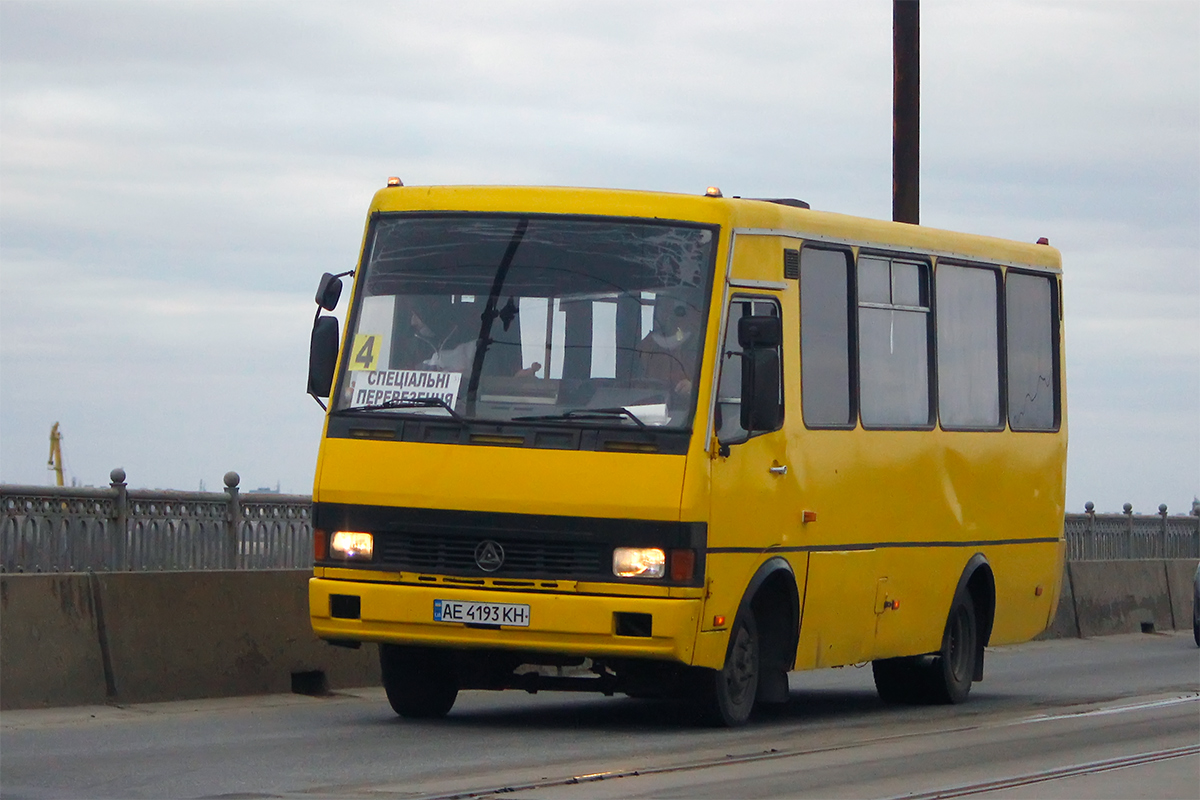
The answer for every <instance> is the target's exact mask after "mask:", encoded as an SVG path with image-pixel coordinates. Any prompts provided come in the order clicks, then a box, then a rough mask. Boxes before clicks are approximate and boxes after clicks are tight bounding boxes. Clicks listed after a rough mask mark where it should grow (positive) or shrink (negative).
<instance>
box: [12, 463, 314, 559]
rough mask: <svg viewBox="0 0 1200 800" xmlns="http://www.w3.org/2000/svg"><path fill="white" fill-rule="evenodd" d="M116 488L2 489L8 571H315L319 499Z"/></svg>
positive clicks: (229, 483)
mask: <svg viewBox="0 0 1200 800" xmlns="http://www.w3.org/2000/svg"><path fill="white" fill-rule="evenodd" d="M110 477H111V479H112V484H111V485H110V486H109V487H108V488H95V489H93V488H74V487H71V488H67V487H45V486H0V510H2V512H3V523H2V525H0V571H3V572H85V571H88V570H91V571H95V572H105V571H125V570H156V571H159V570H204V569H297V568H305V567H309V566H311V565H312V498H311V497H308V496H307V495H284V494H274V493H265V492H258V493H250V494H242V493H241V492H240V491H239V490H238V482H239V481H240V478H239V477H238V474H237V473H236V472H229V473H226V475H225V491H224V492H170V491H158V490H153V491H151V490H147V489H129V488H127V487H126V485H125V471H124V470H122V469H115V470H113V471H112V475H111V476H110Z"/></svg>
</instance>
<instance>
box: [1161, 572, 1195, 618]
mask: <svg viewBox="0 0 1200 800" xmlns="http://www.w3.org/2000/svg"><path fill="white" fill-rule="evenodd" d="M1196 564H1197V561H1196V559H1193V558H1177V559H1173V560H1171V561H1168V562H1167V591H1168V592H1169V593H1170V595H1171V615H1172V616H1173V617H1174V618H1175V628H1176V630H1186V629H1188V628H1190V627H1192V579H1193V577H1194V576H1195V574H1196Z"/></svg>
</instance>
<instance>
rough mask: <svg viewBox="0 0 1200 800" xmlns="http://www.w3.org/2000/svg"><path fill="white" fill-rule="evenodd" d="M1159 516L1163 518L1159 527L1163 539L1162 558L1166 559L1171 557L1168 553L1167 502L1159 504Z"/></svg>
mask: <svg viewBox="0 0 1200 800" xmlns="http://www.w3.org/2000/svg"><path fill="white" fill-rule="evenodd" d="M1158 516H1159V517H1160V518H1161V519H1162V521H1161V522H1160V523H1159V528H1158V533H1159V537H1160V538H1161V539H1162V558H1164V559H1165V558H1170V556H1169V555H1167V504H1166V503H1159V504H1158Z"/></svg>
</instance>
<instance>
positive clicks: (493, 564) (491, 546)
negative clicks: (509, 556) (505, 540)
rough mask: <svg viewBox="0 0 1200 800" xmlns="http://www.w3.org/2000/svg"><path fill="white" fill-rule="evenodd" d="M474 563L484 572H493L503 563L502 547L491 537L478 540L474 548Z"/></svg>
mask: <svg viewBox="0 0 1200 800" xmlns="http://www.w3.org/2000/svg"><path fill="white" fill-rule="evenodd" d="M475 563H476V564H478V565H479V568H480V569H481V570H483V571H484V572H495V571H496V570H498V569H500V565H501V564H503V563H504V548H503V547H501V546H500V543H499V542H493V541H492V540H491V539H487V540H485V541H482V542H480V543H479V546H478V547H476V548H475Z"/></svg>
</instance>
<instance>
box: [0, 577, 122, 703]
mask: <svg viewBox="0 0 1200 800" xmlns="http://www.w3.org/2000/svg"><path fill="white" fill-rule="evenodd" d="M93 589H94V584H93V582H92V581H91V580H89V576H87V575H80V574H71V575H0V708H6V709H7V708H27V707H31V706H66V705H87V704H91V703H103V702H104V701H105V699H106V698H107V697H108V692H107V690H106V687H105V680H104V675H105V670H104V660H103V656H102V653H101V649H100V623H99V620H98V619H97V615H96V607H95V603H94V594H93Z"/></svg>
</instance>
